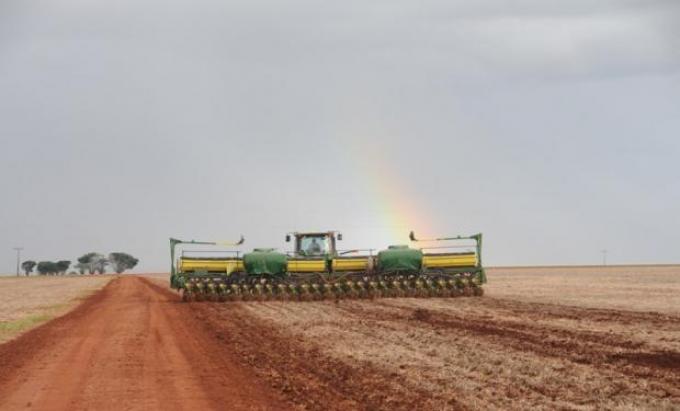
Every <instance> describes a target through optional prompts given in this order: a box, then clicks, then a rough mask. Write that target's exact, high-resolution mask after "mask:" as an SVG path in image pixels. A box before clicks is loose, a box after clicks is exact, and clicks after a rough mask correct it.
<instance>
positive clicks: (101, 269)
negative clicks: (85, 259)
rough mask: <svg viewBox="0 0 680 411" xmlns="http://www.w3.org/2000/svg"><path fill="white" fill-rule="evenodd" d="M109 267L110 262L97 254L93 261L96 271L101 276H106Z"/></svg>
mask: <svg viewBox="0 0 680 411" xmlns="http://www.w3.org/2000/svg"><path fill="white" fill-rule="evenodd" d="M107 265H109V260H108V259H107V258H106V257H104V256H103V255H101V254H97V256H96V257H94V259H93V261H92V266H93V267H94V271H96V272H97V273H99V274H104V273H105V272H106V266H107Z"/></svg>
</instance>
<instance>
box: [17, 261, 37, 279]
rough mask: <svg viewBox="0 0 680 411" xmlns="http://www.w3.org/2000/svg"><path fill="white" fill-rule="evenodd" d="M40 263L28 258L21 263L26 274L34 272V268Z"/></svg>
mask: <svg viewBox="0 0 680 411" xmlns="http://www.w3.org/2000/svg"><path fill="white" fill-rule="evenodd" d="M37 264H38V263H36V262H35V261H33V260H26V261H24V262H23V263H21V269H22V270H24V272H25V273H26V275H29V274H31V273H32V272H33V269H34V268H35V266H36V265H37Z"/></svg>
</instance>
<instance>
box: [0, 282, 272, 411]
mask: <svg viewBox="0 0 680 411" xmlns="http://www.w3.org/2000/svg"><path fill="white" fill-rule="evenodd" d="M175 301H176V297H175V296H174V295H172V294H171V293H169V292H167V291H165V290H163V289H161V288H159V287H158V286H157V285H154V284H152V283H150V282H149V281H148V280H145V279H141V278H137V277H127V278H123V279H118V280H114V281H113V282H112V283H111V284H109V285H108V286H107V287H106V288H105V289H104V290H102V291H101V292H100V293H99V294H97V295H95V296H93V297H91V298H89V299H88V300H87V301H86V302H85V303H84V304H82V305H81V306H79V307H78V308H77V309H76V310H75V311H72V312H71V313H69V314H68V315H66V316H65V317H62V318H59V319H57V320H55V321H53V322H51V323H48V324H46V325H45V326H43V327H40V328H38V329H36V330H33V331H32V332H29V333H28V334H26V335H24V336H22V337H21V338H19V339H17V340H14V341H11V342H10V343H7V344H4V345H2V346H0V364H2V367H0V409H3V410H11V409H25V408H28V407H32V408H34V409H39V410H67V409H68V410H79V409H91V410H123V409H131V410H135V409H165V410H173V409H191V410H199V409H200V410H206V409H224V408H225V407H226V406H227V405H228V406H229V407H228V408H232V409H282V408H283V409H285V404H283V403H282V402H281V399H280V398H278V397H277V396H276V395H275V394H274V393H273V392H271V390H269V389H268V387H265V386H262V385H261V384H258V381H257V378H255V376H254V375H253V374H252V373H251V372H249V371H248V370H246V369H244V368H243V367H240V366H238V365H236V363H234V362H233V359H232V358H230V356H229V355H228V352H227V353H226V355H225V353H224V352H223V350H222V349H221V348H220V347H219V346H218V343H219V341H216V340H215V339H214V338H212V336H211V335H209V334H207V333H206V332H204V331H203V329H202V328H201V327H196V326H195V324H194V321H193V320H192V316H191V313H190V312H189V310H190V307H189V306H186V305H181V304H177V303H176V302H175Z"/></svg>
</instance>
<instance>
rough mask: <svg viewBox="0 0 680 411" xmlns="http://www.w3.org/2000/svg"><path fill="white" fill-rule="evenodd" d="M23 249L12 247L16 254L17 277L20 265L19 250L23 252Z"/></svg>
mask: <svg viewBox="0 0 680 411" xmlns="http://www.w3.org/2000/svg"><path fill="white" fill-rule="evenodd" d="M23 249H24V247H14V251H16V252H17V277H18V276H19V267H20V264H21V250H23Z"/></svg>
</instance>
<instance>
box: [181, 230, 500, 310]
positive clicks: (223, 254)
mask: <svg viewBox="0 0 680 411" xmlns="http://www.w3.org/2000/svg"><path fill="white" fill-rule="evenodd" d="M409 239H410V240H411V242H412V243H415V244H417V243H433V242H434V243H437V244H441V243H446V244H445V245H437V246H430V247H420V248H413V247H409V246H407V245H394V246H389V247H388V248H387V249H385V250H381V251H378V252H377V253H376V252H375V250H373V249H365V250H338V249H337V247H336V243H337V242H338V241H341V240H342V234H341V233H338V232H336V231H326V232H294V233H290V234H287V235H286V241H287V242H291V241H292V242H293V244H294V247H293V251H292V252H287V253H283V252H279V251H277V250H276V249H271V248H255V249H254V250H253V251H251V252H245V253H244V252H242V251H240V249H239V248H240V246H241V245H243V243H244V239H243V237H241V239H240V240H239V241H236V242H233V243H216V242H203V241H182V240H177V239H174V238H171V239H170V255H171V260H172V266H171V277H170V284H171V287H172V288H174V289H177V290H178V291H179V292H181V293H182V298H183V300H184V301H195V300H198V301H202V300H209V301H232V300H251V299H253V300H268V299H280V300H289V299H295V300H302V301H306V300H320V299H325V298H333V299H339V298H379V297H455V296H481V295H482V294H483V289H482V284H484V283H485V282H486V275H485V273H484V268H483V267H482V234H475V235H471V236H456V237H445V238H434V239H418V238H416V236H415V233H413V232H411V233H410V236H409ZM197 246H207V247H205V248H206V249H197V248H196V247H197Z"/></svg>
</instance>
